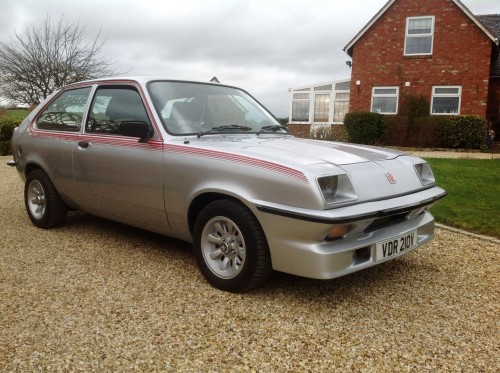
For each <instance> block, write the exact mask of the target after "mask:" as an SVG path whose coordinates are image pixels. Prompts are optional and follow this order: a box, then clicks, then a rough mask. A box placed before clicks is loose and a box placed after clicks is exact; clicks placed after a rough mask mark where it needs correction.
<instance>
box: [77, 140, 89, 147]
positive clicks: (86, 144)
mask: <svg viewBox="0 0 500 373" xmlns="http://www.w3.org/2000/svg"><path fill="white" fill-rule="evenodd" d="M78 146H79V147H80V148H84V149H87V148H88V147H89V146H90V143H89V142H88V141H79V142H78Z"/></svg>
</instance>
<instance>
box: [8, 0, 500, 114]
mask: <svg viewBox="0 0 500 373" xmlns="http://www.w3.org/2000/svg"><path fill="white" fill-rule="evenodd" d="M386 1H387V0H286V1H285V0H175V1H174V0H78V1H75V0H0V9H1V12H0V41H3V42H8V41H9V38H10V35H12V33H13V31H14V30H17V31H18V32H22V31H23V30H24V28H25V26H26V25H27V24H28V23H30V24H31V23H34V24H40V23H41V22H42V21H43V19H44V18H45V17H46V15H47V14H48V13H50V15H51V17H52V18H53V19H54V20H58V19H59V17H61V15H64V17H65V19H66V20H67V21H68V22H70V23H73V22H75V23H76V22H79V23H80V24H81V25H83V26H84V27H85V29H86V33H87V35H88V37H89V39H93V38H95V37H96V35H97V34H98V32H99V30H101V34H102V35H103V36H104V37H105V38H106V43H105V46H104V49H103V55H104V56H105V57H111V58H112V59H113V60H114V61H116V64H115V68H116V69H117V70H119V71H123V72H127V75H160V76H164V77H168V78H175V79H187V80H201V81H208V80H210V78H212V77H213V76H217V78H218V79H219V80H220V81H221V82H222V83H225V84H230V85H236V86H239V87H241V88H244V89H246V90H247V91H249V92H250V93H251V94H253V95H254V96H255V97H256V98H257V99H259V100H260V101H261V102H262V103H263V104H264V105H265V106H267V107H268V108H269V109H270V110H271V111H272V112H273V113H274V114H275V115H277V116H279V117H286V116H288V105H289V104H288V88H292V87H296V86H301V85H307V84H314V83H323V82H327V81H331V80H339V79H344V78H349V77H350V70H349V68H348V67H347V66H346V64H345V62H346V61H347V60H349V58H348V56H347V54H345V52H344V51H343V48H344V46H345V45H346V44H347V43H348V42H349V41H350V40H351V39H352V38H353V37H354V36H355V35H356V34H357V33H358V31H360V30H361V28H362V27H363V26H364V25H365V24H366V23H367V22H368V21H369V20H370V19H371V18H372V17H373V16H374V15H375V14H376V13H377V12H378V11H379V10H380V9H381V8H382V7H383V6H384V4H385V3H386ZM415 1H417V0H415ZM462 2H463V3H464V4H465V5H466V6H467V7H468V8H469V9H470V10H471V11H472V13H474V14H497V13H500V2H499V1H498V0H462Z"/></svg>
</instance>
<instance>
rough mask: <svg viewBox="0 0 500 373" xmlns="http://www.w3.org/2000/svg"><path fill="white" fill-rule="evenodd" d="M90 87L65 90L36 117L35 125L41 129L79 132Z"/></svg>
mask: <svg viewBox="0 0 500 373" xmlns="http://www.w3.org/2000/svg"><path fill="white" fill-rule="evenodd" d="M90 90H91V88H90V87H87V88H79V89H72V90H69V91H65V92H63V93H62V94H60V95H59V96H57V98H56V99H55V100H54V101H52V102H51V103H50V104H49V106H47V108H46V109H45V110H44V111H43V113H42V114H41V115H40V117H38V120H37V122H36V125H35V127H36V128H38V129H43V130H53V131H69V132H79V131H80V127H81V123H82V118H83V112H84V111H85V106H86V105H87V99H88V97H89V94H90Z"/></svg>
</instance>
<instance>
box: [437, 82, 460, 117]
mask: <svg viewBox="0 0 500 373" xmlns="http://www.w3.org/2000/svg"><path fill="white" fill-rule="evenodd" d="M436 88H448V89H449V88H458V93H457V94H453V93H436ZM435 97H458V108H457V112H456V113H434V98H435ZM461 106H462V86H461V85H434V86H432V96H431V115H460V107H461Z"/></svg>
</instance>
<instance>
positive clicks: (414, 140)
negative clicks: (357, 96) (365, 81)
mask: <svg viewBox="0 0 500 373" xmlns="http://www.w3.org/2000/svg"><path fill="white" fill-rule="evenodd" d="M344 123H345V125H346V128H347V132H348V135H349V141H351V142H354V143H358V144H367V145H371V144H381V145H386V146H411V147H425V148H443V147H444V148H453V149H457V148H461V149H480V148H481V146H482V145H483V144H484V142H485V136H486V135H485V134H486V121H485V120H484V119H483V118H481V117H478V116H473V115H459V116H430V115H429V116H416V115H411V116H410V115H380V114H377V113H367V112H353V113H349V114H347V115H346V117H345V120H344Z"/></svg>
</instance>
